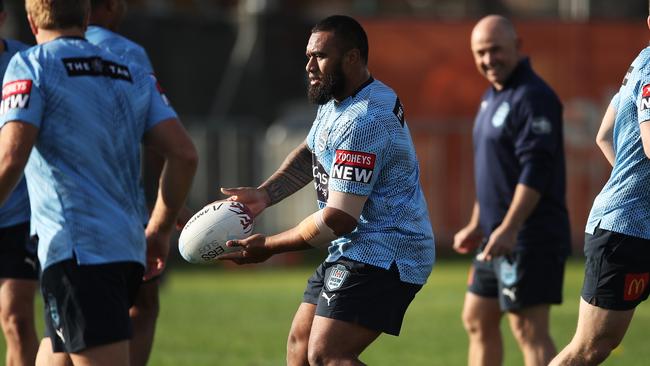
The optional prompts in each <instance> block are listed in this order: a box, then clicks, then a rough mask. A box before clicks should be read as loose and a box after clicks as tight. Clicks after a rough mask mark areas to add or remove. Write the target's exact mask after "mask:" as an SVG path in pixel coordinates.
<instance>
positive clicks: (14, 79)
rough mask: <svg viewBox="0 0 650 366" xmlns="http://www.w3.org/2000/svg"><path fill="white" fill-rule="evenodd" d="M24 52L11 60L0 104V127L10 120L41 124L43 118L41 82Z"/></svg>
mask: <svg viewBox="0 0 650 366" xmlns="http://www.w3.org/2000/svg"><path fill="white" fill-rule="evenodd" d="M24 57H25V56H24V55H23V54H22V53H17V54H16V55H14V57H13V58H12V59H11V61H9V65H8V66H7V70H6V71H5V76H4V81H3V83H2V103H1V105H0V116H1V117H0V127H2V126H4V125H5V124H6V123H7V122H10V121H21V122H25V123H29V124H32V125H34V126H36V127H39V128H40V126H41V120H42V118H43V96H42V94H41V88H40V82H41V80H37V79H36V76H35V72H34V70H33V68H32V67H31V65H30V64H29V63H28V62H27V61H26V60H25V58H24Z"/></svg>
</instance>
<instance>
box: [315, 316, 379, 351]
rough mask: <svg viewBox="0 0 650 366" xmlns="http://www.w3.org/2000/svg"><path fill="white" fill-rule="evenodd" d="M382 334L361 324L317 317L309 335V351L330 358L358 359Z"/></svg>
mask: <svg viewBox="0 0 650 366" xmlns="http://www.w3.org/2000/svg"><path fill="white" fill-rule="evenodd" d="M380 334H381V332H380V331H377V330H372V329H369V328H366V327H364V326H362V325H359V324H354V323H350V322H347V321H342V320H337V319H331V318H326V317H322V316H318V315H316V316H315V317H314V321H313V323H312V327H311V333H310V335H309V350H310V352H314V351H315V350H316V352H317V353H325V354H327V355H330V356H332V355H341V356H350V355H354V357H358V356H359V355H360V354H361V353H362V352H363V350H365V349H366V348H367V347H368V346H369V345H370V344H371V343H372V342H373V341H374V340H375V339H377V337H379V335H380Z"/></svg>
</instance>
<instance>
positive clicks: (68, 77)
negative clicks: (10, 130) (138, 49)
mask: <svg viewBox="0 0 650 366" xmlns="http://www.w3.org/2000/svg"><path fill="white" fill-rule="evenodd" d="M0 113H1V115H2V118H1V119H0V124H1V125H4V124H5V123H7V122H9V121H21V122H23V123H27V124H31V125H33V126H35V127H37V128H38V130H39V132H38V137H37V140H36V143H35V145H34V149H33V150H32V153H31V155H30V158H29V161H28V163H27V166H26V168H25V177H26V179H27V187H28V190H29V197H30V201H31V210H32V225H33V226H34V227H35V229H36V232H37V233H38V235H39V238H40V241H39V246H38V255H39V260H40V262H41V265H42V266H43V269H45V268H47V267H48V266H50V265H51V264H53V263H56V262H59V261H62V260H66V259H70V258H73V257H76V260H77V262H78V263H79V264H99V263H109V262H118V261H137V262H140V263H142V264H144V259H145V238H144V232H143V230H142V220H141V218H140V208H139V207H138V203H139V199H138V194H139V185H138V177H139V176H140V141H141V140H142V137H143V135H144V133H145V132H146V131H147V130H149V129H150V128H152V127H153V126H155V125H156V124H157V123H158V122H160V121H163V120H165V119H168V118H173V117H175V113H174V111H173V110H171V109H170V108H169V107H168V106H167V105H166V104H165V103H164V101H163V99H162V97H161V95H160V93H159V92H158V91H157V89H156V82H155V79H154V78H153V77H152V76H151V75H150V74H149V73H148V72H147V71H145V70H142V69H140V68H138V67H135V66H132V65H129V66H127V65H125V64H124V63H123V61H122V60H121V59H120V58H119V57H117V56H115V55H113V54H111V53H109V52H107V51H104V50H102V49H100V48H99V47H97V46H94V45H92V44H90V43H89V42H87V41H86V40H85V39H83V38H76V37H61V38H57V39H56V40H53V41H50V42H47V43H44V44H41V45H38V46H35V47H32V48H29V49H27V50H25V51H21V52H19V53H18V54H16V55H15V56H14V57H13V58H12V59H11V62H10V63H9V66H8V68H7V72H6V73H5V77H4V85H3V88H2V105H1V106H0Z"/></svg>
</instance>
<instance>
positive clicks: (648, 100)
mask: <svg viewBox="0 0 650 366" xmlns="http://www.w3.org/2000/svg"><path fill="white" fill-rule="evenodd" d="M648 108H650V84H646V85H644V86H643V89H641V105H640V106H639V110H640V111H645V110H646V109H648Z"/></svg>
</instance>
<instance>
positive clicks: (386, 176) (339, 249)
mask: <svg viewBox="0 0 650 366" xmlns="http://www.w3.org/2000/svg"><path fill="white" fill-rule="evenodd" d="M307 146H308V147H309V149H310V150H311V152H312V160H313V174H314V180H315V182H314V183H315V187H316V193H317V198H318V206H319V209H323V208H324V207H325V205H326V203H327V197H328V194H329V192H330V191H337V192H343V193H348V194H355V195H359V196H367V197H368V199H367V201H366V203H365V205H364V207H363V211H362V212H361V217H360V219H359V222H358V225H357V228H356V229H355V230H354V231H353V232H352V233H350V234H347V235H344V236H342V237H340V238H338V239H337V240H335V241H333V242H332V243H331V245H330V246H329V248H328V250H329V256H328V257H327V259H326V261H328V262H333V261H336V260H337V259H338V258H340V257H345V258H349V259H353V260H356V261H359V262H363V263H366V264H370V265H374V266H378V267H382V268H385V269H389V268H390V267H391V266H392V265H393V264H395V265H397V269H398V270H399V274H400V278H401V280H402V281H404V282H409V283H415V284H424V283H425V282H426V280H427V278H428V277H429V274H430V273H431V269H432V267H433V262H434V258H435V247H434V238H433V231H432V229H431V222H430V221H429V213H428V211H427V205H426V201H425V198H424V194H423V192H422V188H421V186H420V181H419V179H420V169H419V166H418V161H417V157H416V155H415V148H414V146H413V142H412V141H411V135H410V132H409V129H408V126H407V125H406V122H405V120H404V111H403V108H402V105H401V103H400V101H399V99H398V98H397V95H395V93H394V92H393V90H391V89H390V88H389V87H387V86H386V85H384V84H383V83H381V82H380V81H378V80H374V79H372V78H371V79H370V80H369V81H368V82H367V83H365V84H364V85H363V86H362V87H361V88H360V90H358V91H357V93H355V94H354V95H352V96H350V97H348V98H346V99H345V100H343V101H341V102H336V101H335V100H331V101H330V102H329V103H327V104H325V105H323V106H321V107H319V109H318V113H317V115H316V120H315V121H314V124H313V126H312V128H311V130H310V132H309V135H308V136H307Z"/></svg>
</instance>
